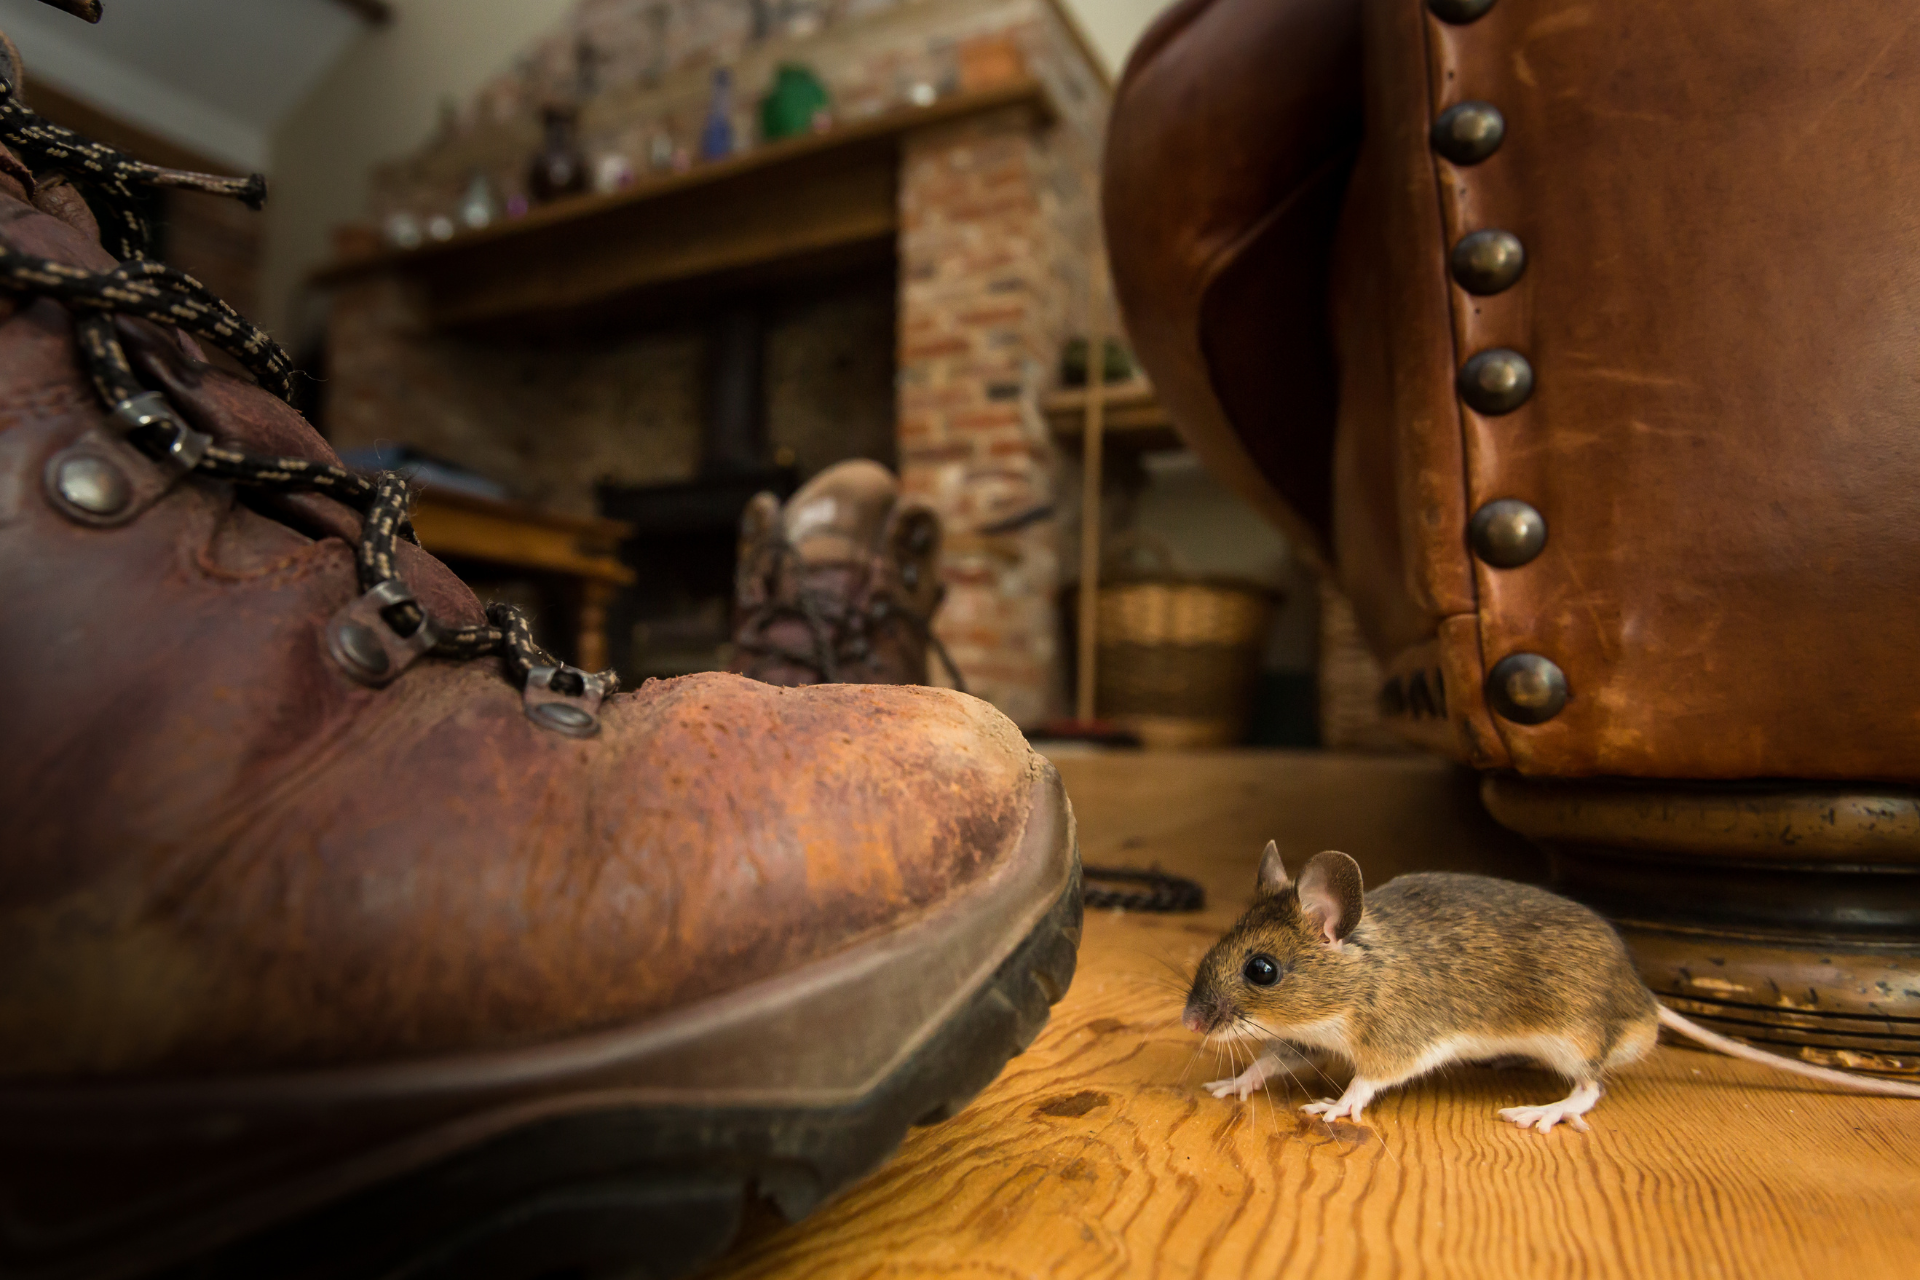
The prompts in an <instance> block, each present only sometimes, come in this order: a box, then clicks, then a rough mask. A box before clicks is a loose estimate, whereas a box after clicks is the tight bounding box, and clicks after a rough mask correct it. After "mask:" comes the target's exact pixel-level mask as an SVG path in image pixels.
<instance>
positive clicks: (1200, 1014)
mask: <svg viewBox="0 0 1920 1280" xmlns="http://www.w3.org/2000/svg"><path fill="white" fill-rule="evenodd" d="M1180 1025H1181V1026H1183V1027H1185V1028H1186V1029H1187V1030H1189V1031H1205V1030H1206V1029H1207V1014H1206V1010H1204V1009H1202V1008H1200V1006H1199V1005H1193V1004H1190V1005H1188V1006H1187V1008H1186V1012H1184V1013H1182V1014H1181V1015H1180Z"/></svg>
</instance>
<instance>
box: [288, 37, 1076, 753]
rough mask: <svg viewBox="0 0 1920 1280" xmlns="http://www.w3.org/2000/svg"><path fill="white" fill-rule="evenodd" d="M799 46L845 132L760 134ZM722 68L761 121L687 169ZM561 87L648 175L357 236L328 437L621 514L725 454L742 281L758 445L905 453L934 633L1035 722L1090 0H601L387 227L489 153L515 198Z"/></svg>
mask: <svg viewBox="0 0 1920 1280" xmlns="http://www.w3.org/2000/svg"><path fill="white" fill-rule="evenodd" d="M792 62H799V63H803V64H805V65H807V66H808V67H810V68H811V69H812V70H813V71H814V72H815V73H816V74H817V75H818V76H819V77H820V79H821V80H822V81H823V82H824V83H825V85H826V86H827V88H828V90H829V92H830V94H831V102H832V108H831V109H832V123H831V127H829V128H827V129H826V130H824V131H823V132H817V133H815V134H813V135H811V136H806V137H802V138H798V139H787V140H782V141H778V142H773V143H761V142H759V141H758V140H756V139H753V138H752V136H751V134H752V127H753V120H754V116H753V112H752V108H753V105H754V104H755V103H756V102H757V100H758V98H759V96H760V94H761V93H762V92H764V91H765V88H766V86H767V85H768V83H770V81H771V80H772V76H773V72H774V69H775V68H776V67H777V66H778V65H780V64H782V63H792ZM719 66H726V67H729V68H730V69H731V71H732V75H733V79H734V83H735V86H736V93H737V96H738V101H737V103H736V108H737V110H736V132H737V133H740V134H742V135H745V143H744V145H742V146H741V147H740V148H739V149H738V150H737V151H736V152H735V153H734V154H733V155H731V156H729V157H726V158H724V159H720V160H717V161H712V162H708V163H704V164H703V163H699V162H694V163H692V164H689V163H688V157H687V154H686V153H687V150H688V148H689V146H690V143H691V141H692V140H694V139H697V137H698V131H699V127H700V123H701V121H702V119H703V117H704V116H705V113H706V108H707V97H708V92H709V85H710V83H711V77H712V71H713V69H714V68H715V67H719ZM569 94H570V95H573V97H574V98H575V99H576V100H578V101H579V103H580V141H581V144H582V149H583V151H584V152H585V154H586V156H587V157H588V160H589V164H590V166H591V167H592V168H593V169H594V170H595V171H602V170H604V171H605V172H608V173H618V172H619V170H620V169H621V168H622V166H623V165H624V166H626V167H629V168H631V169H632V170H634V171H635V176H634V177H633V179H632V180H631V182H630V183H629V184H626V185H619V186H617V187H616V188H615V189H612V190H608V191H605V192H602V193H599V194H592V195H586V196H581V197H574V198H571V199H569V200H564V201H561V202H556V203H554V204H551V205H546V206H542V207H539V208H536V209H535V210H533V212H532V213H530V214H527V215H526V216H524V217H518V218H514V217H508V216H505V215H504V214H503V215H502V216H501V217H500V218H499V219H498V220H496V221H494V222H493V223H492V224H490V225H488V226H486V227H484V228H483V229H479V230H462V231H460V232H459V233H457V234H455V235H453V236H452V237H451V238H448V239H446V240H445V241H444V242H441V243H436V242H433V241H431V240H429V241H428V242H427V243H426V244H425V245H423V246H422V247H419V248H415V249H402V248H396V247H391V246H381V245H379V244H378V243H377V241H376V240H375V237H374V235H373V233H372V232H371V230H367V231H359V232H353V231H349V232H348V233H347V234H344V235H343V237H342V245H343V259H342V261H341V262H340V263H339V264H337V265H336V266H334V267H332V268H330V269H329V270H328V271H327V272H326V273H324V274H323V277H322V279H323V281H324V282H325V283H326V284H328V285H329V286H330V287H331V289H332V291H333V310H332V319H331V322H330V328H329V350H328V367H327V375H328V384H327V402H326V408H325V418H324V421H325V426H326V430H327V432H328V434H329V435H330V436H331V437H332V438H333V440H334V441H335V443H336V444H338V445H340V446H343V447H352V446H356V445H364V444H368V443H372V442H375V441H381V440H386V441H398V442H402V443H405V444H409V445H412V446H414V447H416V448H417V449H419V450H421V451H423V452H425V453H428V454H431V455H434V456H436V457H439V458H443V459H446V460H448V461H450V462H454V463H457V464H459V465H461V466H464V467H467V468H469V469H471V470H473V471H476V472H479V473H480V474H482V475H484V476H487V477H490V478H492V479H494V480H496V481H499V482H501V483H502V484H504V485H506V486H507V487H508V488H509V490H510V491H511V492H512V493H513V495H514V496H515V497H516V498H519V499H521V500H524V501H526V502H529V503H533V504H538V505H539V506H541V507H545V508H548V509H551V510H555V511H559V512H563V513H567V514H572V515H592V514H616V515H617V514H619V513H618V512H611V513H609V512H606V511H605V510H604V508H605V506H606V504H607V501H608V499H607V497H606V495H607V494H609V493H632V492H641V493H643V494H644V493H646V492H651V491H655V490H660V489H661V488H662V487H663V486H664V487H665V488H666V489H667V490H674V489H675V487H676V486H678V487H683V488H684V487H688V486H692V487H694V488H698V487H700V486H701V484H703V483H704V482H707V481H713V480H715V479H716V478H717V477H716V476H715V475H714V474H713V467H714V465H715V464H714V463H713V460H712V459H713V450H712V441H711V440H710V439H709V438H708V433H709V432H710V431H711V429H712V425H713V424H712V416H713V411H714V408H715V404H716V402H717V401H720V400H724V399H725V398H726V397H727V393H726V391H725V390H724V385H725V384H724V383H718V384H717V383H716V382H715V380H714V378H715V375H714V369H715V364H714V362H715V359H716V352H717V351H718V350H719V348H718V347H717V346H716V343H717V342H718V341H719V340H718V339H716V337H715V334H716V332H719V331H720V329H719V328H718V327H717V326H720V325H721V323H722V320H723V318H724V317H725V316H727V315H729V314H733V315H737V314H739V313H740V312H741V309H742V308H746V309H747V310H748V311H750V313H751V315H752V317H753V321H752V323H753V324H754V325H756V326H757V328H756V329H755V330H754V332H755V333H756V334H757V335H758V336H757V337H756V338H755V339H754V341H755V342H757V343H759V344H760V345H759V348H758V354H759V360H758V363H757V367H758V375H757V376H758V378H759V380H760V386H759V390H758V391H757V393H756V395H757V401H756V403H758V404H759V405H760V406H762V408H761V410H760V411H761V412H762V413H763V414H764V421H763V422H762V423H760V425H759V428H758V429H759V430H760V432H761V434H760V437H759V445H758V447H759V448H760V450H761V451H762V452H763V454H764V456H763V457H761V458H759V459H757V462H758V463H759V464H760V465H762V466H763V467H764V468H765V469H766V471H767V473H768V474H770V475H777V474H782V473H784V474H786V475H788V476H790V477H791V478H792V479H794V480H804V479H805V477H806V476H807V475H810V474H812V473H813V472H814V471H817V470H819V469H820V468H821V467H823V466H826V465H828V464H830V463H832V462H835V461H838V460H840V459H841V458H846V457H872V458H876V459H878V460H880V461H882V462H885V463H888V464H889V465H893V466H895V467H897V469H898V470H899V471H900V473H901V476H902V481H903V484H904V486H905V487H906V489H907V490H908V491H909V492H911V493H913V494H916V495H918V496H921V497H924V498H925V499H927V500H928V501H930V502H931V503H933V505H934V506H935V508H936V509H937V510H938V511H939V512H940V514H941V516H942V518H943V521H944V523H945V526H946V532H947V553H946V559H945V575H946V579H947V585H948V597H947V604H946V606H945V609H944V610H943V612H942V614H941V616H940V619H939V622H938V629H939V632H940V635H941V638H942V639H943V640H944V642H945V643H946V645H947V646H948V649H949V650H950V652H951V653H952V654H953V656H954V658H955V660H956V662H957V663H958V664H959V665H960V667H961V669H962V670H963V671H964V672H965V673H966V675H967V677H968V680H969V683H970V685H971V687H972V688H973V689H974V691H975V692H977V693H979V694H981V695H982V696H984V697H986V698H988V699H989V700H991V701H992V702H994V703H995V704H996V705H997V706H999V707H1000V708H1001V709H1002V710H1003V711H1005V712H1007V713H1008V714H1009V715H1010V716H1012V717H1013V718H1014V719H1016V720H1017V721H1020V722H1022V723H1033V722H1036V721H1038V720H1040V719H1043V718H1044V717H1046V716H1048V715H1050V714H1054V713H1056V712H1058V711H1059V710H1060V708H1061V704H1062V689H1061V687H1060V686H1061V655H1060V653H1059V645H1060V640H1059V637H1058V635H1057V614H1056V611H1055V608H1054V596H1055V592H1056V590H1057V586H1058V578H1059V529H1060V522H1061V518H1062V517H1063V516H1065V515H1068V514H1070V513H1068V512H1066V511H1064V510H1058V511H1057V510H1056V509H1055V495H1056V493H1058V492H1063V491H1065V490H1066V489H1067V485H1065V484H1063V482H1062V477H1061V476H1060V474H1059V471H1060V460H1059V459H1058V458H1057V456H1056V453H1055V450H1054V448H1053V445H1052V443H1051V441H1050V438H1049V436H1048V432H1047V427H1046V424H1045V420H1044V418H1043V416H1042V414H1041V412H1040V397H1041V396H1042V394H1043V393H1045V392H1046V391H1048V390H1050V389H1051V388H1052V385H1053V379H1054V376H1055V369H1056V366H1057V364H1058V359H1059V351H1060V348H1061V345H1062V343H1063V341H1064V340H1065V338H1066V337H1067V336H1068V335H1069V333H1070V332H1072V331H1074V330H1076V329H1077V328H1078V327H1079V326H1080V324H1082V323H1083V322H1084V315H1085V308H1086V296H1087V266H1088V256H1087V255H1088V245H1089V244H1090V243H1092V242H1093V238H1094V237H1095V235H1096V234H1097V217H1096V214H1095V187H1096V174H1097V156H1098V154H1099V145H1100V129H1101V127H1102V125H1103V122H1104V119H1105V114H1106V106H1107V96H1108V90H1107V86H1106V84H1105V82H1104V79H1103V77H1102V74H1101V72H1100V71H1099V70H1098V64H1097V62H1096V61H1095V60H1094V58H1093V56H1092V55H1091V54H1090V52H1089V51H1088V49H1087V48H1086V46H1085V45H1084V43H1083V42H1082V41H1081V40H1080V38H1079V36H1078V33H1077V32H1076V31H1075V29H1074V28H1073V27H1072V25H1071V23H1070V20H1068V19H1067V18H1066V17H1065V16H1064V15H1063V14H1062V12H1061V11H1060V10H1059V9H1058V8H1056V7H1055V5H1054V4H1053V3H1052V2H1051V0H820V2H817V3H816V2H812V0H785V2H782V0H753V2H748V0H677V2H668V3H657V2H654V3H637V2H634V0H586V2H585V3H582V4H581V5H580V6H579V8H578V9H577V10H576V12H575V14H574V16H573V18H572V19H571V20H570V22H569V23H568V24H566V26H565V27H564V28H563V29H562V30H559V31H556V32H554V33H553V34H552V35H551V36H550V37H549V38H548V39H547V40H545V41H543V42H542V43H541V44H540V45H539V46H538V47H537V48H534V49H532V50H529V51H527V52H526V53H525V55H524V56H522V57H521V58H520V59H519V60H518V62H517V63H516V65H515V69H514V70H513V72H512V73H511V74H509V75H506V76H503V77H501V78H500V79H499V80H498V81H496V82H495V83H492V84H490V85H488V86H486V87H485V88H484V89H483V90H482V91H481V92H480V93H479V94H478V95H476V97H475V98H474V99H473V100H472V101H471V102H469V103H467V104H465V105H464V106H462V107H461V108H459V109H458V110H456V111H453V112H450V113H449V115H448V118H447V120H446V121H445V122H444V125H443V128H442V130H441V132H440V136H438V137H437V138H436V139H435V140H434V141H433V142H432V143H431V144H430V145H429V146H427V147H426V148H425V149H423V150H422V151H421V152H419V153H417V154H415V155H411V156H407V157H403V158H401V159H399V160H396V161H394V162H393V163H391V164H389V165H387V166H385V167H384V168H383V169H382V170H381V172H380V173H379V174H378V175H377V176H376V181H375V184H374V187H375V197H374V207H373V208H372V209H371V210H370V212H371V214H372V215H373V218H374V222H375V224H376V225H380V224H384V223H386V222H387V221H388V220H389V219H390V218H392V216H393V215H394V214H397V213H403V214H406V215H407V216H408V217H410V218H412V219H414V220H415V221H416V222H417V223H418V224H420V225H426V224H428V223H430V222H431V220H432V219H433V218H435V217H453V216H454V215H455V213H456V211H457V209H458V207H459V202H460V199H461V196H462V193H463V192H464V191H465V190H466V189H467V188H468V187H469V186H470V184H471V183H472V182H473V175H474V174H476V173H478V174H482V175H484V177H485V180H486V183H487V184H488V185H489V186H490V187H491V188H492V190H493V191H494V192H495V193H496V195H497V198H498V200H499V201H500V203H501V205H502V206H503V207H504V206H505V205H506V204H507V203H508V202H513V204H514V205H515V206H516V209H517V207H518V204H519V201H518V200H517V199H516V197H522V196H523V195H524V192H525V181H524V173H525V169H526V165H527V161H528V158H529V157H530V156H531V154H532V153H533V151H534V149H535V147H536V146H537V144H538V137H539V135H538V129H539V125H538V120H537V114H538V107H539V106H540V105H541V104H542V103H543V102H545V101H549V100H551V99H553V98H555V97H557V96H563V95H569ZM656 163H658V164H659V167H658V168H656V167H655V166H656ZM441 229H442V230H444V227H442V228H441ZM716 387H719V388H720V389H718V390H716ZM722 487H724V486H722ZM633 554H634V555H636V556H640V557H645V556H646V555H647V554H648V551H647V547H646V545H645V544H644V543H636V544H635V546H634V548H633ZM636 568H640V569H641V577H642V583H643V585H644V583H645V582H646V581H647V575H646V572H645V570H644V568H643V567H641V566H636ZM723 585H724V584H723ZM629 612H631V611H629ZM620 652H621V650H620V647H619V645H618V644H616V645H615V649H614V653H615V657H616V659H618V658H619V656H620Z"/></svg>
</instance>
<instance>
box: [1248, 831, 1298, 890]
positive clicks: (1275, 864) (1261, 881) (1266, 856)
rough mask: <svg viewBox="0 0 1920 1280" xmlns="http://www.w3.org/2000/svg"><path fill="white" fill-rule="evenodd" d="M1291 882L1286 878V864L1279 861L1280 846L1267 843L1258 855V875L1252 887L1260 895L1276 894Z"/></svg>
mask: <svg viewBox="0 0 1920 1280" xmlns="http://www.w3.org/2000/svg"><path fill="white" fill-rule="evenodd" d="M1292 883H1293V881H1292V880H1291V879H1289V878H1288V877H1287V868H1286V864H1285V863H1283V862H1281V861H1280V846H1279V845H1277V844H1275V843H1274V842H1273V841H1271V840H1269V841H1267V847H1266V849H1265V851H1264V852H1262V853H1261V855H1260V874H1259V876H1258V877H1257V878H1255V880H1254V882H1253V887H1254V888H1255V889H1257V890H1258V891H1259V892H1260V893H1261V894H1263V895H1264V894H1269V893H1278V892H1280V891H1281V890H1282V889H1284V888H1286V887H1287V886H1288V885H1290V884H1292Z"/></svg>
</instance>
